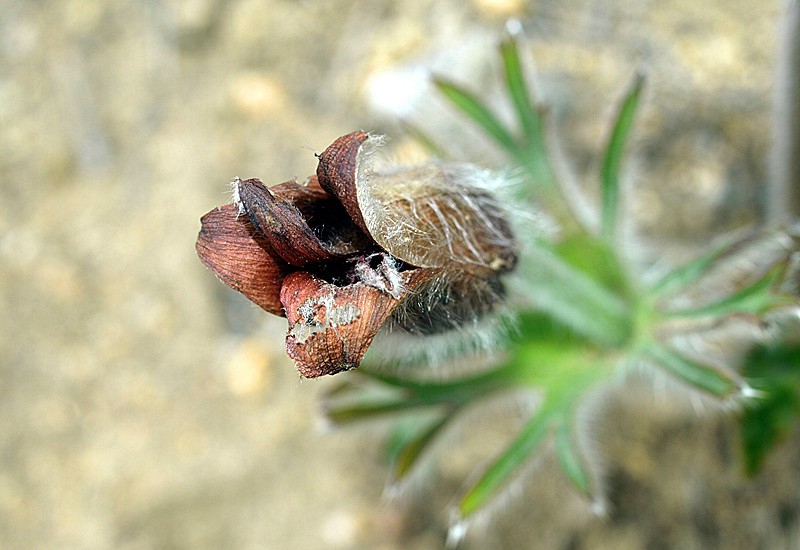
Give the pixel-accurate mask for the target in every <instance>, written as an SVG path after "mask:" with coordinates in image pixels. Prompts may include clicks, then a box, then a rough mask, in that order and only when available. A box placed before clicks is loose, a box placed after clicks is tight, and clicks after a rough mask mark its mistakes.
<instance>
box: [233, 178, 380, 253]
mask: <svg viewBox="0 0 800 550" xmlns="http://www.w3.org/2000/svg"><path fill="white" fill-rule="evenodd" d="M235 185H236V194H237V196H238V199H239V201H240V204H241V205H242V208H243V209H244V211H245V213H246V214H247V216H248V218H249V219H250V221H251V222H252V224H253V226H255V227H256V229H258V230H259V231H260V232H261V233H262V234H263V235H264V237H265V238H266V239H267V241H268V242H269V244H270V245H271V246H272V248H273V249H274V250H275V252H276V253H277V254H278V255H279V256H280V257H281V258H282V259H283V260H285V261H286V262H288V263H290V264H292V265H294V266H297V267H303V266H305V265H307V264H310V263H322V262H327V261H330V260H332V259H334V258H338V257H343V256H347V255H350V254H353V253H355V252H357V251H359V250H360V248H361V247H363V246H366V245H368V244H369V243H370V240H369V239H368V238H367V237H366V236H365V235H363V233H361V232H360V231H359V230H358V228H356V227H355V226H354V225H353V224H352V222H350V220H349V218H348V217H347V214H346V213H345V212H344V211H343V210H342V208H341V206H339V205H338V204H337V203H336V202H335V199H333V198H332V197H330V196H329V195H328V194H327V193H326V192H325V191H324V190H323V189H322V188H320V187H319V186H318V185H317V186H301V185H299V184H297V183H295V182H286V183H283V184H280V185H277V186H275V187H273V188H272V189H267V187H266V186H264V184H262V183H261V181H259V180H257V179H249V180H246V181H242V182H237V183H235ZM310 223H314V224H315V225H316V226H317V232H315V230H314V228H312V226H311V225H310ZM318 233H319V235H322V236H323V237H325V240H324V241H323V239H321V238H320V236H319V235H318Z"/></svg>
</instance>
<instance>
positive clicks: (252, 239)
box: [195, 204, 290, 316]
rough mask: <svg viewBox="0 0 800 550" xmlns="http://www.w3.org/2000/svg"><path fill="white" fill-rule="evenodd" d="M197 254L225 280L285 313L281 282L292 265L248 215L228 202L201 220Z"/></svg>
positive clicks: (263, 304)
mask: <svg viewBox="0 0 800 550" xmlns="http://www.w3.org/2000/svg"><path fill="white" fill-rule="evenodd" d="M200 222H201V224H202V227H201V229H200V234H199V235H198V236H197V244H196V245H195V247H196V249H197V255H198V256H199V257H200V261H201V262H203V265H205V266H206V267H207V268H209V269H210V270H211V271H213V272H214V274H216V276H217V277H219V278H220V279H221V280H222V282H223V283H225V284H226V285H228V286H229V287H231V288H233V289H234V290H238V291H239V292H241V293H242V294H244V295H245V296H246V297H247V298H249V299H250V300H251V301H253V302H254V303H256V304H258V305H259V306H261V307H262V308H263V309H265V310H266V311H268V312H269V313H272V314H274V315H280V316H283V306H282V304H281V301H280V291H281V283H282V282H283V278H284V277H285V276H286V275H287V274H288V273H289V271H290V267H289V266H288V265H287V264H286V263H284V262H282V261H281V260H280V258H278V257H277V256H276V255H275V253H274V251H273V250H272V248H271V247H270V245H269V243H267V241H266V239H264V237H263V236H262V235H261V234H260V233H259V232H258V231H257V230H256V229H255V228H254V227H253V225H252V224H251V223H250V220H248V219H247V216H239V215H238V212H237V208H236V207H235V206H234V205H232V204H228V205H225V206H221V207H219V208H215V209H214V210H212V211H211V212H209V213H208V214H206V215H205V216H203V217H202V218H201V220H200Z"/></svg>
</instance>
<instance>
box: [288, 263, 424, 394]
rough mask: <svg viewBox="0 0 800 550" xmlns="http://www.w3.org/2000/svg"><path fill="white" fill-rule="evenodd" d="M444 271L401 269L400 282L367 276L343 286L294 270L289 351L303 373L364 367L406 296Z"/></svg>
mask: <svg viewBox="0 0 800 550" xmlns="http://www.w3.org/2000/svg"><path fill="white" fill-rule="evenodd" d="M438 272H439V270H437V269H412V270H409V271H405V272H400V273H398V274H397V275H398V276H399V278H400V279H399V283H400V284H398V281H386V284H385V285H381V284H374V286H373V284H366V283H364V282H362V281H361V280H359V281H358V282H356V283H353V284H350V285H347V286H337V285H335V284H332V283H328V282H326V281H323V280H322V279H319V278H317V277H315V276H314V275H312V274H310V273H306V272H297V273H293V274H292V275H290V276H288V277H287V278H286V281H285V282H284V284H283V289H282V290H281V301H282V302H283V305H284V307H285V308H286V316H287V318H288V320H289V332H288V334H287V335H286V351H287V353H288V354H289V356H290V357H291V358H292V359H294V360H295V361H296V362H297V368H298V370H299V371H300V374H302V375H303V376H305V377H307V378H316V377H318V376H323V375H326V374H336V373H338V372H342V371H345V370H349V369H353V368H356V367H358V365H359V363H360V362H361V359H362V358H363V357H364V354H365V353H366V351H367V348H368V347H369V345H370V344H371V343H372V339H373V338H374V337H375V334H376V333H377V332H378V330H379V329H380V328H381V326H382V325H383V324H384V322H385V321H386V319H387V318H388V317H389V315H391V313H392V312H393V311H394V310H395V308H396V307H397V306H398V304H400V303H401V302H402V300H403V298H404V297H406V296H407V295H408V294H409V293H411V292H413V290H414V289H415V288H416V287H417V286H419V285H421V284H422V283H424V282H425V281H427V280H428V279H430V278H431V277H433V276H434V275H436V274H437V273H438ZM378 276H380V274H379V273H376V277H378ZM367 280H369V279H367ZM380 286H383V288H384V289H383V290H382V289H380V288H378V287H380Z"/></svg>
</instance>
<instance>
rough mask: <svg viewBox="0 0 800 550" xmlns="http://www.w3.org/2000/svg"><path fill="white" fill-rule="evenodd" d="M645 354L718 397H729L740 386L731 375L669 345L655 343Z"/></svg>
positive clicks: (677, 376) (661, 365)
mask: <svg viewBox="0 0 800 550" xmlns="http://www.w3.org/2000/svg"><path fill="white" fill-rule="evenodd" d="M644 355H645V357H648V358H649V359H651V360H652V361H653V362H655V363H656V364H657V365H658V366H660V367H662V368H663V369H664V370H666V371H667V372H668V373H670V374H672V375H673V376H675V377H676V378H679V379H680V380H683V381H684V382H686V383H687V384H689V385H691V386H694V387H695V388H697V389H699V390H702V391H704V392H707V393H710V394H712V395H715V396H716V397H727V396H729V395H731V394H732V393H733V392H734V391H736V390H737V389H738V387H739V384H737V383H736V381H735V380H734V379H733V378H732V377H731V376H728V375H726V374H725V373H723V372H720V371H719V370H717V369H714V368H712V367H710V366H708V365H703V364H701V363H699V362H697V361H693V360H691V359H688V358H686V357H684V356H683V355H681V354H680V353H678V352H677V351H675V350H673V349H671V348H668V347H667V346H664V345H661V344H653V345H651V346H649V347H648V348H647V349H646V350H645V352H644Z"/></svg>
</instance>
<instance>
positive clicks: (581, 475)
mask: <svg viewBox="0 0 800 550" xmlns="http://www.w3.org/2000/svg"><path fill="white" fill-rule="evenodd" d="M556 453H557V454H558V462H559V464H561V469H562V470H564V473H565V474H567V476H568V477H569V478H570V479H571V480H572V482H573V483H574V484H575V486H576V487H577V488H578V489H580V491H581V492H583V493H585V494H588V493H589V475H588V474H587V472H586V468H585V464H584V461H583V459H582V458H581V456H580V455H579V454H578V452H577V451H576V449H575V446H574V445H573V442H572V435H571V434H570V423H569V422H563V423H562V424H561V427H560V428H559V430H558V433H557V434H556Z"/></svg>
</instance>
